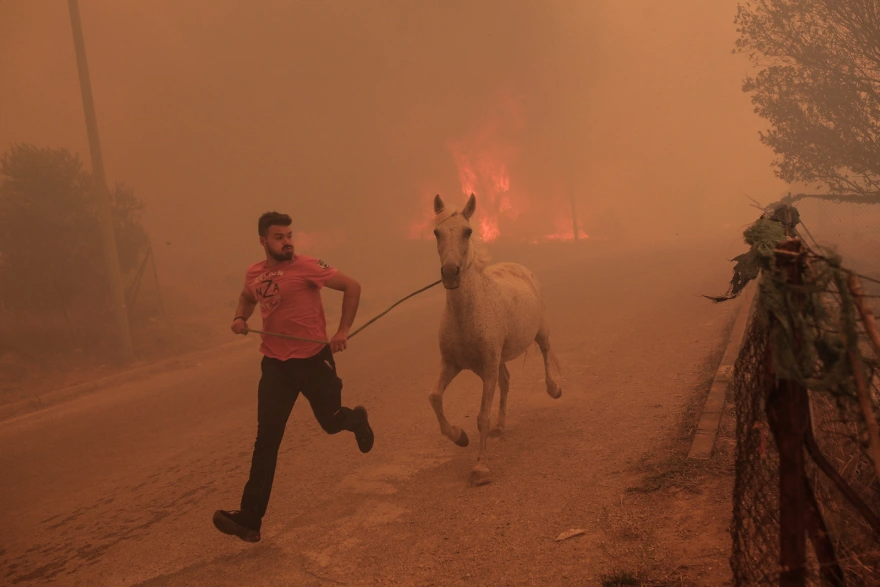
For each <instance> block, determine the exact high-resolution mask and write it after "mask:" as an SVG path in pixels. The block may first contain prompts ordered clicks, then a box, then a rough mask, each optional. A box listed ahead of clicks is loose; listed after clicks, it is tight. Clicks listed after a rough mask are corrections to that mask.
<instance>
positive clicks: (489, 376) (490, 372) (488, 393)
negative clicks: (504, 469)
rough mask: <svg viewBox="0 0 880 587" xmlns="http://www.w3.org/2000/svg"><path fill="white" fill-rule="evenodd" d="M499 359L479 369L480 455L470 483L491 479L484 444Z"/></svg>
mask: <svg viewBox="0 0 880 587" xmlns="http://www.w3.org/2000/svg"><path fill="white" fill-rule="evenodd" d="M499 365H500V361H490V362H487V363H486V364H485V366H484V367H483V369H481V370H480V371H481V372H480V377H481V378H482V379H483V401H482V402H481V404H480V415H479V416H477V428H479V430H480V456H479V457H478V458H477V465H476V466H475V467H474V469H473V470H472V471H471V478H470V484H471V485H485V484H486V483H488V482H489V481H491V480H492V479H491V477H490V475H489V466H488V465H487V464H486V462H487V457H486V445H487V444H488V442H489V412H490V411H491V409H492V398H493V397H494V396H495V386H497V385H498V372H499Z"/></svg>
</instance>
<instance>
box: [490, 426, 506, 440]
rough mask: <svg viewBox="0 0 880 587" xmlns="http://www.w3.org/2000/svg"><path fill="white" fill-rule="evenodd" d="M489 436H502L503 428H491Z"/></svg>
mask: <svg viewBox="0 0 880 587" xmlns="http://www.w3.org/2000/svg"><path fill="white" fill-rule="evenodd" d="M489 436H491V437H493V438H498V437H500V436H504V428H492V429H491V430H489Z"/></svg>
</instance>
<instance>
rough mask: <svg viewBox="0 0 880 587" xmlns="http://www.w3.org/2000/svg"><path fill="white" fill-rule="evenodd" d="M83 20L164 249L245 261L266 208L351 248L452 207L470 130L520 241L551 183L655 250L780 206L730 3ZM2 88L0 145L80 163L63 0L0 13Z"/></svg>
mask: <svg viewBox="0 0 880 587" xmlns="http://www.w3.org/2000/svg"><path fill="white" fill-rule="evenodd" d="M80 10H81V13H82V19H83V27H84V34H85V40H86V46H87V52H88V59H89V67H90V70H91V79H92V85H93V90H94V95H95V101H96V109H97V116H98V124H99V129H100V134H101V141H102V147H103V150H104V157H105V165H106V168H107V173H108V179H109V180H110V181H114V180H124V181H126V182H127V183H129V184H130V185H132V186H133V187H134V189H135V191H136V193H137V194H138V195H139V196H140V197H141V198H142V199H143V200H144V201H146V203H147V205H148V208H147V212H146V216H145V219H146V223H147V227H148V230H149V231H150V233H151V234H152V237H153V240H154V242H164V241H166V240H170V241H173V242H174V243H175V244H176V245H178V246H179V247H180V250H191V251H196V250H197V251H199V252H203V251H205V250H208V249H207V248H206V247H207V246H208V245H210V246H211V247H213V249H211V250H213V251H215V252H218V253H226V252H228V251H230V250H232V249H238V248H241V247H242V246H243V245H244V246H247V247H250V248H249V251H252V252H253V253H254V254H256V255H257V256H259V250H258V249H256V248H255V247H254V244H253V241H254V240H255V235H254V233H255V221H256V217H257V216H258V215H259V214H260V213H261V212H263V211H264V210H266V209H270V208H277V209H280V210H282V211H287V212H288V213H290V214H292V215H293V216H294V217H295V222H296V226H295V227H296V228H297V229H298V230H302V231H306V232H316V233H318V234H324V235H327V234H331V233H332V234H336V235H337V236H338V239H337V240H342V241H344V242H345V243H347V244H350V245H351V244H356V245H358V246H369V243H370V242H373V241H375V240H377V239H379V240H381V239H382V238H384V237H385V236H386V235H393V236H394V237H395V238H396V237H400V236H404V235H406V233H407V230H408V228H409V227H411V225H412V224H413V223H415V222H418V220H419V218H420V217H421V216H422V215H423V214H424V211H425V209H426V206H429V201H430V200H429V197H430V196H431V195H433V193H434V192H435V191H439V192H441V193H442V194H443V195H444V197H446V199H447V201H450V202H454V203H461V202H463V195H462V186H461V183H460V181H459V170H458V168H457V167H456V160H455V158H454V156H453V152H452V149H451V145H453V144H456V142H458V143H459V144H461V143H462V142H464V143H467V144H471V145H473V144H474V142H475V141H477V140H478V138H479V137H482V139H481V140H482V141H483V142H482V144H483V145H484V147H485V148H486V149H488V150H489V151H491V153H489V154H488V155H486V156H487V157H490V158H491V157H495V158H496V159H498V158H500V159H505V160H504V161H502V163H504V164H505V165H506V169H507V171H508V173H509V182H510V195H511V196H512V197H513V199H514V201H517V199H518V201H521V202H522V203H523V205H524V206H527V207H528V208H529V209H530V210H531V212H530V213H529V214H527V215H525V216H521V218H520V224H516V225H510V226H508V228H509V229H510V230H512V229H513V228H511V227H513V226H515V227H516V228H515V230H517V231H522V232H523V233H525V232H533V233H535V234H539V233H541V231H546V229H547V227H548V226H549V224H548V223H551V224H552V220H553V219H554V218H556V217H559V216H562V219H563V220H565V219H566V216H565V215H566V214H567V213H568V212H567V210H568V208H567V201H566V199H565V198H567V194H568V192H567V186H568V182H569V181H571V182H572V184H573V185H574V188H575V193H576V199H577V205H578V209H579V210H580V213H581V215H582V216H583V220H584V225H585V228H586V229H587V232H591V233H595V234H601V233H602V231H603V227H608V226H611V225H613V224H614V223H621V222H623V223H624V225H625V227H626V229H627V231H628V232H629V233H630V234H631V235H632V234H639V235H641V236H643V237H645V238H651V239H666V238H673V237H674V235H675V234H676V233H679V232H681V231H690V232H709V231H716V230H721V231H725V230H726V231H730V232H731V234H735V233H736V232H737V231H741V226H742V224H744V223H746V222H749V221H750V220H753V219H754V217H755V216H756V214H757V211H756V210H754V209H752V208H749V202H748V200H747V199H746V197H745V194H749V195H751V196H753V197H756V198H758V199H759V200H761V201H763V202H767V201H770V200H772V199H775V198H777V197H778V196H779V195H780V194H781V193H782V192H783V191H784V190H785V186H784V184H782V182H780V181H778V180H776V179H775V178H774V176H773V173H772V170H771V168H770V167H769V163H770V161H771V159H772V153H770V152H769V151H768V150H767V149H766V148H765V147H763V146H762V145H761V144H760V143H759V142H758V136H757V132H758V130H760V129H762V128H764V127H765V124H764V122H763V121H762V120H760V119H759V118H758V117H757V116H756V115H754V114H753V113H752V107H751V104H750V102H749V98H748V96H747V95H745V94H743V93H742V92H741V89H740V87H741V81H742V79H743V78H744V77H745V76H746V75H747V74H748V72H749V66H748V63H747V60H746V58H745V57H744V56H741V55H732V54H731V50H732V48H733V42H734V39H735V37H736V31H735V26H734V24H733V18H734V15H735V13H736V2H728V1H722V2H705V1H702V2H701V1H697V0H676V1H674V2H662V3H661V2H659V1H644V0H642V1H636V2H628V3H620V2H613V1H611V0H603V1H595V2H586V1H571V0H569V1H542V2H534V1H532V2H526V1H510V0H507V1H500V0H499V1H480V2H465V1H458V0H446V1H444V2H433V3H428V2H411V1H409V2H407V1H404V0H399V1H383V2H378V1H372V2H355V1H350V2H336V3H315V2H292V1H289V0H285V1H281V0H266V1H263V2H259V3H255V2H242V1H232V0H212V1H208V0H190V1H188V2H177V1H175V2H172V1H170V0H151V1H146V0H143V1H134V0H126V1H119V0H80ZM0 80H3V90H2V92H0V149H2V150H5V149H6V148H8V146H9V144H10V143H13V142H29V143H34V144H37V145H40V146H54V147H68V148H70V149H72V150H75V151H77V152H79V153H80V154H81V156H82V158H83V159H84V161H86V162H88V160H89V159H88V147H87V142H86V134H85V126H84V121H83V112H82V102H81V98H80V93H79V86H78V78H77V70H76V63H75V58H74V52H73V43H72V38H71V31H70V24H69V13H68V7H67V2H65V1H63V0H0ZM487 137H488V138H487ZM468 141H470V142H469V143H468ZM477 197H478V199H479V198H480V197H481V194H479V193H478V194H477ZM530 223H531V224H530ZM725 224H728V225H732V228H731V227H728V228H724V225H725ZM506 236H510V235H509V230H508V234H506ZM363 243H366V245H364V244H363ZM327 246H328V247H329V246H331V243H329V241H328V244H327Z"/></svg>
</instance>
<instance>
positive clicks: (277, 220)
mask: <svg viewBox="0 0 880 587" xmlns="http://www.w3.org/2000/svg"><path fill="white" fill-rule="evenodd" d="M292 222H293V220H292V219H291V218H290V216H288V215H287V214H281V213H280V212H266V213H265V214H263V215H262V216H260V220H259V221H258V222H257V230H258V231H259V233H260V236H262V237H266V236H269V227H270V226H290V224H291V223H292Z"/></svg>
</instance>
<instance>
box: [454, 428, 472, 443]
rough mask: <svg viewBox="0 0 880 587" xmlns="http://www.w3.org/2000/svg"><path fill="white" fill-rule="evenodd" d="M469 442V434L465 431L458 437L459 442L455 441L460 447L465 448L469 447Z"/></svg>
mask: <svg viewBox="0 0 880 587" xmlns="http://www.w3.org/2000/svg"><path fill="white" fill-rule="evenodd" d="M469 442H470V441H469V440H468V435H467V433H466V432H465V431H464V430H462V431H461V434H460V435H459V436H458V440H456V441H455V444H457V445H458V446H460V447H465V446H467V445H468V443H469Z"/></svg>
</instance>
